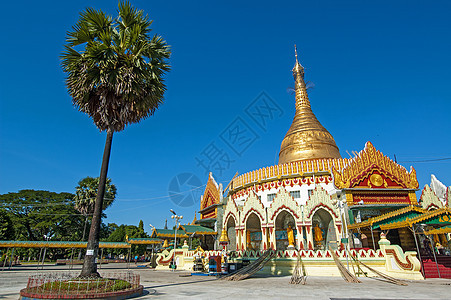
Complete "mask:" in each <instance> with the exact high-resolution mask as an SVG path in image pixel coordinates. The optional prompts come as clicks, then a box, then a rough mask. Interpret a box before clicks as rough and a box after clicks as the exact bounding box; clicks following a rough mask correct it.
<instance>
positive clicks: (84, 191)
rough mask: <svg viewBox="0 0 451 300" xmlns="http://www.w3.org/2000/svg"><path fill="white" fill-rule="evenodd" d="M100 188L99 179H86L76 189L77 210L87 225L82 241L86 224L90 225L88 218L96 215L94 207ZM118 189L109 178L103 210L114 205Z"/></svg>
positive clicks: (106, 184)
mask: <svg viewBox="0 0 451 300" xmlns="http://www.w3.org/2000/svg"><path fill="white" fill-rule="evenodd" d="M98 188H99V177H96V178H94V177H90V176H88V177H85V178H83V179H82V180H80V181H79V182H78V186H77V187H76V188H75V197H74V200H75V209H76V210H78V211H79V212H80V213H82V214H83V216H85V225H84V228H83V237H82V241H84V240H85V233H86V224H87V223H88V217H89V216H91V215H92V214H93V213H94V205H95V200H96V197H97V191H98ZM116 193H117V188H116V186H115V185H114V184H111V179H110V178H107V179H106V183H105V194H104V197H103V207H102V210H105V209H107V208H108V207H109V206H111V204H113V202H114V200H115V199H116Z"/></svg>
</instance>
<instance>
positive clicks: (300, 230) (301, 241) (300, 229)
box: [296, 224, 305, 250]
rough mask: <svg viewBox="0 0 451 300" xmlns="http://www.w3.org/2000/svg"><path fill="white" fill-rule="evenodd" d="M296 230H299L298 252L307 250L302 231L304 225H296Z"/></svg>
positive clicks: (297, 239) (297, 238)
mask: <svg viewBox="0 0 451 300" xmlns="http://www.w3.org/2000/svg"><path fill="white" fill-rule="evenodd" d="M296 229H297V234H296V249H298V250H302V249H305V245H304V233H303V230H302V225H301V224H297V225H296Z"/></svg>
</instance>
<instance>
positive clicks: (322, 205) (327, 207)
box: [307, 203, 338, 218]
mask: <svg viewBox="0 0 451 300" xmlns="http://www.w3.org/2000/svg"><path fill="white" fill-rule="evenodd" d="M321 207H323V208H326V209H327V210H329V211H330V212H331V213H332V214H333V215H334V216H335V218H338V216H337V215H336V214H335V212H334V211H333V209H331V208H330V207H329V206H327V205H326V204H324V203H320V204H318V205H317V206H315V207H314V208H312V210H311V211H310V213H309V215H308V216H307V218H310V216H311V215H312V214H313V212H314V211H315V209H317V208H321Z"/></svg>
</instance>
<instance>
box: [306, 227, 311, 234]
mask: <svg viewBox="0 0 451 300" xmlns="http://www.w3.org/2000/svg"><path fill="white" fill-rule="evenodd" d="M310 227H311V226H310V225H307V226H305V228H307V234H310Z"/></svg>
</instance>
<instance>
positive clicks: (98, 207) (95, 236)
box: [80, 128, 113, 277]
mask: <svg viewBox="0 0 451 300" xmlns="http://www.w3.org/2000/svg"><path fill="white" fill-rule="evenodd" d="M112 141H113V130H112V129H111V128H109V129H108V130H107V135H106V141H105V149H104V151H103V160H102V167H101V169H100V178H99V188H98V190H97V198H96V203H95V206H94V214H93V216H92V221H91V228H90V230H89V237H88V246H87V248H86V255H85V260H84V262H83V268H82V270H81V274H80V277H99V276H100V275H99V273H98V272H97V265H96V263H95V259H96V257H97V254H98V253H99V233H100V223H101V214H102V206H103V197H104V195H105V185H106V178H107V173H108V164H109V161H110V154H111V144H112Z"/></svg>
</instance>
